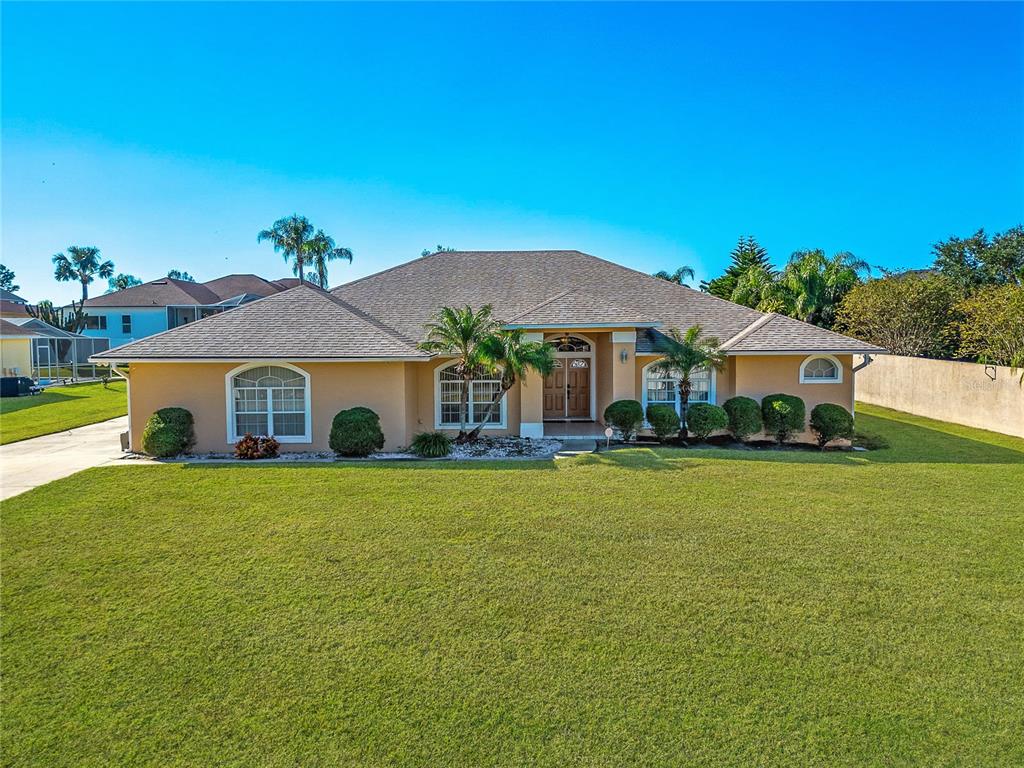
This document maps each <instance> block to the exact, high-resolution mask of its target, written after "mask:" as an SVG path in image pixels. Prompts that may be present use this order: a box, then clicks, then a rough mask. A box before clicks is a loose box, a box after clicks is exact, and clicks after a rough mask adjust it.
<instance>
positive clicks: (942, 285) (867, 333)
mask: <svg viewBox="0 0 1024 768" xmlns="http://www.w3.org/2000/svg"><path fill="white" fill-rule="evenodd" d="M958 294H959V291H958V288H957V287H956V285H955V284H954V283H953V281H951V280H950V279H949V278H947V277H943V276H942V275H937V274H930V273H924V274H921V273H917V272H908V273H904V274H896V275H886V276H885V277H882V278H878V279H875V280H868V281H867V282H866V283H862V284H861V285H858V286H855V287H854V288H853V289H852V290H851V291H850V292H849V293H848V294H846V296H845V297H844V298H843V301H842V303H841V304H840V306H839V310H838V312H837V313H836V327H837V329H838V330H841V331H843V332H844V333H848V334H850V335H851V336H855V337H856V338H858V339H862V340H863V341H866V342H869V343H871V344H877V345H878V346H880V347H884V348H885V349H887V350H889V351H890V352H892V353H893V354H896V355H907V356H909V357H920V356H926V357H947V356H948V355H949V354H950V352H951V351H952V348H951V346H950V333H949V330H950V329H949V326H950V322H951V320H952V319H953V318H954V305H955V304H956V301H957V296H958Z"/></svg>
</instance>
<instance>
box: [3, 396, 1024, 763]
mask: <svg viewBox="0 0 1024 768" xmlns="http://www.w3.org/2000/svg"><path fill="white" fill-rule="evenodd" d="M859 420H860V426H861V427H862V428H864V429H866V430H867V431H868V432H871V433H874V434H877V435H882V436H884V437H885V438H886V439H888V440H889V442H890V443H891V445H892V448H891V449H889V450H885V451H878V452H874V453H860V454H846V453H843V454H839V453H826V454H818V453H799V452H764V453H756V452H744V451H725V450H713V449H712V450H706V451H694V450H689V451H687V450H682V451H680V450H673V449H656V450H640V449H638V450H634V451H622V452H611V453H608V454H605V455H597V456H585V457H581V458H579V459H573V460H566V461H560V462H557V463H547V462H523V463H511V462H509V463H504V464H503V463H489V464H480V463H462V464H459V463H422V464H413V465H408V464H403V465H400V466H394V465H388V466H385V465H380V464H378V465H373V464H370V465H326V466H325V465H320V466H311V465H307V466H280V467H266V466H263V467H246V466H237V465H233V466H225V465H221V466H216V465H205V466H200V465H163V466H156V467H152V466H149V467H143V466H139V467H104V468H98V469H94V470H89V471H87V472H83V473H81V474H78V475H75V476H73V477H71V478H68V479H66V480H62V481H59V482H56V483H52V484H50V485H48V486H44V487H42V488H39V489H37V490H35V491H32V492H31V493H28V494H25V495H24V496H20V497H17V498H15V499H12V500H10V501H8V502H6V503H5V504H4V514H3V520H2V533H3V580H2V599H3V605H2V608H3V612H2V629H3V678H4V679H3V688H2V696H3V699H2V705H3V708H2V709H3V748H4V751H3V755H4V757H3V762H4V764H5V765H8V766H22V765H38V766H48V768H53V767H56V766H70V765H95V766H101V765H102V766H106V765H131V766H144V765H153V766H179V765H190V766H211V765H231V766H236V765H250V766H298V765H302V766H315V765H325V766H327V765H331V766H334V765H342V766H346V765H348V766H385V765H387V766H398V765H418V766H448V765H451V766H483V765H506V766H522V765H531V766H566V765H572V766H625V765H645V766H648V765H649V766H677V765H708V766H712V765H713V766H723V765H725V766H728V765H735V766H750V765H758V766H847V765H850V766H852V765H857V766H861V765H878V766H904V765H915V766H916V765H927V766H929V767H932V766H946V765H950V766H951V765H971V766H977V765H1006V766H1019V765H1021V764H1024V684H1022V681H1024V641H1022V638H1024V549H1022V541H1024V511H1022V504H1021V489H1022V488H1024V441H1021V440H1016V439H1014V438H1009V437H1004V436H999V435H994V434H992V433H986V432H981V431H978V430H972V429H969V428H966V427H956V426H952V425H945V424H938V423H936V422H930V421H928V420H925V419H918V418H914V417H909V416H906V415H904V414H896V413H893V412H885V411H882V410H881V409H875V408H868V407H865V408H863V412H862V414H861V415H860V416H859Z"/></svg>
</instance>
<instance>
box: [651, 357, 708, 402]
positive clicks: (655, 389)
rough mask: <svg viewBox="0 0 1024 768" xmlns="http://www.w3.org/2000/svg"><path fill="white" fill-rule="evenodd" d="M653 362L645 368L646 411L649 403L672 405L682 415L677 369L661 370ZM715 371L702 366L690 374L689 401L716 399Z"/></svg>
mask: <svg viewBox="0 0 1024 768" xmlns="http://www.w3.org/2000/svg"><path fill="white" fill-rule="evenodd" d="M654 365H655V364H654V363H651V364H650V365H648V366H647V367H645V368H644V391H643V406H644V411H645V412H646V410H647V406H648V405H671V406H672V407H673V408H674V409H675V411H676V413H678V414H680V415H682V413H683V412H682V410H681V408H682V403H681V402H680V391H679V381H680V376H679V373H678V372H677V371H671V372H669V371H660V370H657V369H655V368H654ZM714 398H715V377H714V373H713V372H712V371H710V370H709V369H707V368H700V369H698V370H695V371H693V372H692V373H691V374H690V399H689V403H691V404H692V403H713V402H714V401H715V400H714Z"/></svg>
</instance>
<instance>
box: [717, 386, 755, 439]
mask: <svg viewBox="0 0 1024 768" xmlns="http://www.w3.org/2000/svg"><path fill="white" fill-rule="evenodd" d="M722 408H723V409H724V410H725V412H726V414H727V415H728V416H729V427H728V429H729V431H730V432H732V436H733V437H735V438H736V439H737V440H739V441H740V442H743V441H744V440H745V439H746V438H748V437H750V436H751V435H756V434H757V433H758V432H760V431H761V430H762V429H764V422H763V421H762V420H761V406H760V405H758V403H757V400H754V399H753V398H750V397H743V396H740V397H730V398H729V399H728V400H726V401H725V402H724V403H723V404H722Z"/></svg>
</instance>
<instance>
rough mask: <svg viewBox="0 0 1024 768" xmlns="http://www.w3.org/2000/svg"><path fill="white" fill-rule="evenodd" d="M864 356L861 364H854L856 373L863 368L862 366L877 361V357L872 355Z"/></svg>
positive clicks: (864, 366) (865, 366)
mask: <svg viewBox="0 0 1024 768" xmlns="http://www.w3.org/2000/svg"><path fill="white" fill-rule="evenodd" d="M863 357H864V359H863V360H862V361H861V362H860V364H858V365H855V366H853V372H854V373H856V372H857V371H859V370H861V369H862V368H867V367H868V366H869V365H871V364H872V363H873V362H875V358H873V357H872V356H871V355H863Z"/></svg>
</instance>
